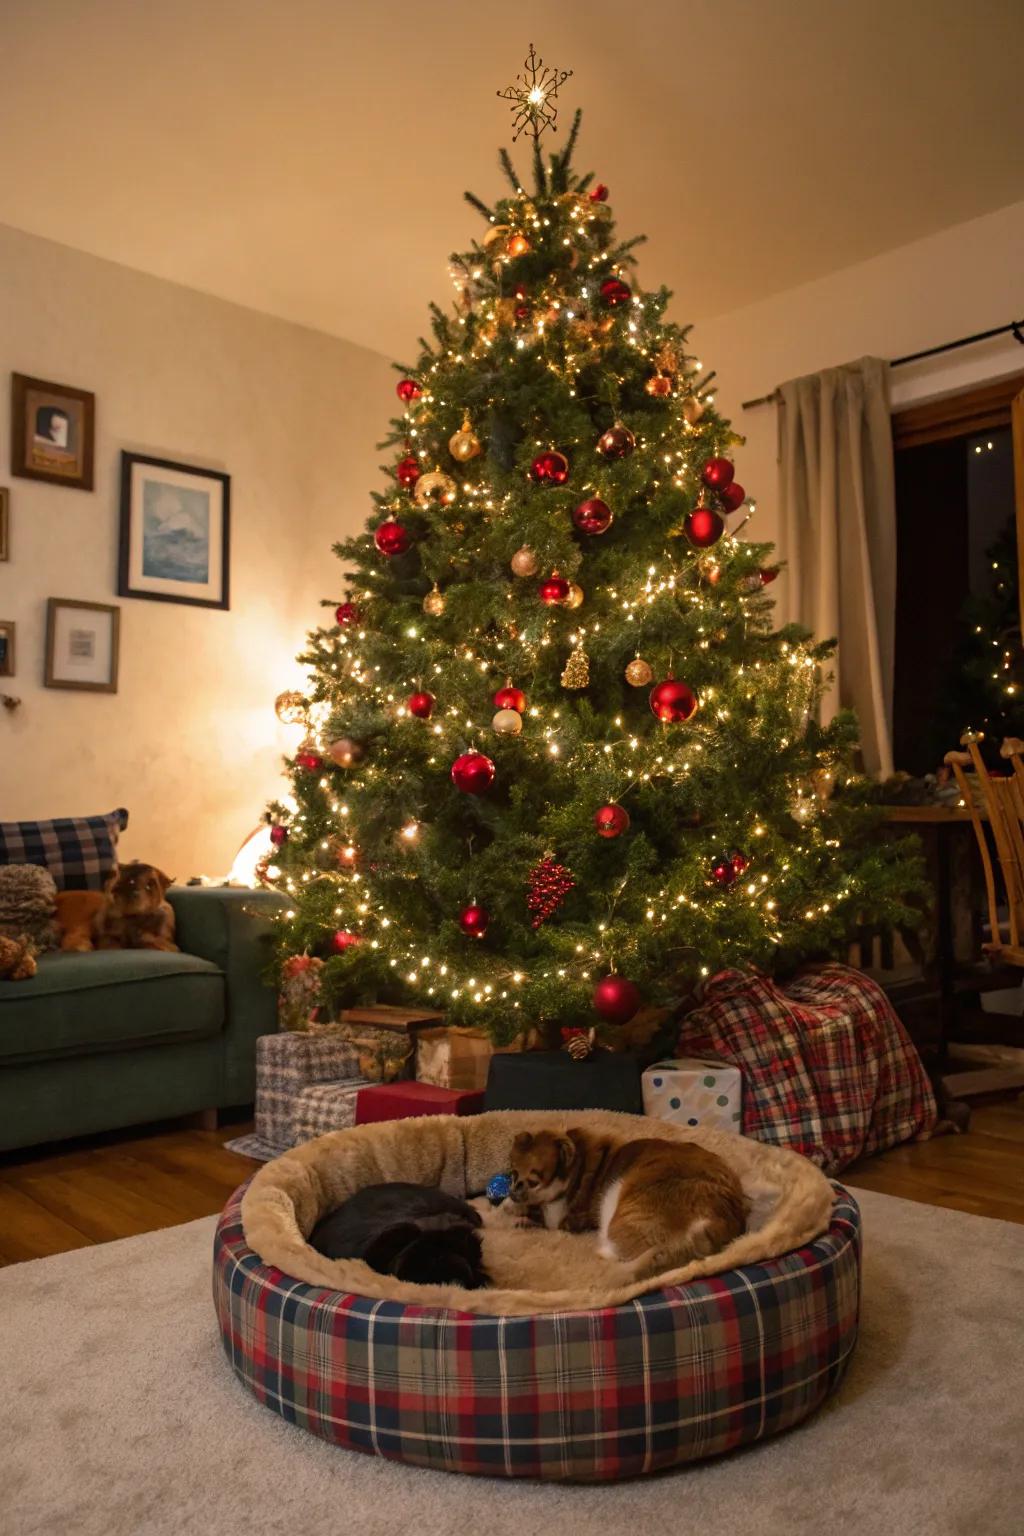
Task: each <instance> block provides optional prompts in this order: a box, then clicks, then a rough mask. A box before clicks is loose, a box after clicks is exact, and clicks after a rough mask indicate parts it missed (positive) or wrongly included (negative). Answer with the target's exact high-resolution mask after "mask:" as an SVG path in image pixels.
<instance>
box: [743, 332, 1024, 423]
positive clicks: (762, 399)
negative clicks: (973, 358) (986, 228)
mask: <svg viewBox="0 0 1024 1536" xmlns="http://www.w3.org/2000/svg"><path fill="white" fill-rule="evenodd" d="M1007 334H1011V335H1012V336H1013V339H1014V341H1019V342H1020V343H1021V345H1022V346H1024V320H1011V321H1010V323H1009V324H1008V325H996V326H993V328H992V330H990V331H977V332H976V333H975V335H973V336H961V337H960V339H959V341H944V342H942V344H941V345H940V346H938V347H926V348H925V350H924V351H923V352H908V353H907V355H906V357H894V358H893V360H892V362H891V363H890V364H889V367H890V368H902V367H903V365H904V363H919V362H920V361H921V359H922V358H924V357H937V356H938V354H939V353H940V352H956V351H958V349H959V348H960V347H973V345H974V343H975V342H977V341H990V340H991V338H992V337H993V336H1006V335H1007ZM778 398H779V392H778V390H777V389H773V390H772V392H771V394H770V395H758V397H757V399H756V400H744V402H743V404H742V405H741V406H740V410H742V411H752V410H753V409H754V408H755V406H758V405H772V404H774V403H775V401H777V400H778Z"/></svg>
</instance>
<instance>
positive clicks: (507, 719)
mask: <svg viewBox="0 0 1024 1536" xmlns="http://www.w3.org/2000/svg"><path fill="white" fill-rule="evenodd" d="M491 725H492V726H493V728H494V730H496V731H497V733H498V735H499V736H518V735H519V732H520V731H521V730H522V728H523V717H522V715H521V714H520V713H519V711H518V709H499V710H498V713H497V714H496V715H495V716H494V719H493V720H492V721H491Z"/></svg>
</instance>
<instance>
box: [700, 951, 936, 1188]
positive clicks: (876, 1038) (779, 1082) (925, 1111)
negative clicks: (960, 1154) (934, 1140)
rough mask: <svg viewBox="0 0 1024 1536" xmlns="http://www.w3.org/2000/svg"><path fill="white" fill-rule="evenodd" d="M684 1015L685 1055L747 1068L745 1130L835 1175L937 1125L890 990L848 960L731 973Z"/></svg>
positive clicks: (713, 984) (931, 1096) (711, 984)
mask: <svg viewBox="0 0 1024 1536" xmlns="http://www.w3.org/2000/svg"><path fill="white" fill-rule="evenodd" d="M705 997H706V1001H705V1002H704V1004H703V1005H702V1006H701V1007H700V1008H698V1009H696V1010H695V1012H693V1013H691V1014H688V1015H687V1017H686V1018H685V1019H684V1020H683V1024H682V1034H681V1036H680V1042H679V1047H680V1054H683V1053H684V1052H685V1053H690V1054H693V1055H701V1056H703V1055H709V1056H717V1057H719V1058H721V1060H723V1061H726V1062H729V1063H731V1065H733V1066H735V1067H739V1069H740V1071H741V1072H742V1074H743V1134H744V1136H750V1137H752V1138H753V1139H754V1140H755V1141H764V1142H770V1143H772V1144H773V1145H775V1146H782V1147H791V1148H792V1150H793V1151H794V1152H799V1153H801V1154H802V1155H803V1156H804V1157H806V1158H809V1159H810V1161H811V1162H812V1163H817V1164H818V1166H819V1167H821V1168H823V1169H824V1170H825V1172H826V1173H830V1174H834V1173H838V1172H839V1171H840V1169H842V1168H845V1167H847V1166H848V1165H849V1164H850V1163H852V1162H854V1161H855V1160H856V1159H857V1158H858V1157H862V1156H865V1155H867V1154H870V1153H872V1152H880V1151H882V1150H884V1148H886V1147H894V1146H897V1145H898V1144H899V1143H900V1142H902V1141H909V1140H910V1139H911V1138H912V1137H915V1136H927V1135H928V1134H929V1132H931V1131H932V1130H933V1129H934V1128H935V1121H936V1118H937V1116H936V1108H935V1096H934V1094H933V1093H932V1089H931V1084H930V1083H929V1081H928V1077H927V1074H926V1072H925V1070H924V1068H923V1066H922V1065H921V1058H920V1057H919V1056H918V1054H917V1051H916V1050H915V1049H914V1045H913V1042H912V1041H911V1039H910V1036H909V1035H908V1034H907V1032H906V1030H905V1029H904V1027H903V1025H902V1023H901V1022H900V1019H899V1016H898V1015H897V1013H896V1011H895V1009H894V1008H893V1006H892V1004H891V1003H890V1001H889V999H888V998H887V997H886V995H885V993H884V992H883V991H882V988H881V987H880V986H878V984H877V983H876V982H874V981H872V980H871V979H870V977H868V976H864V975H863V974H862V973H861V972H860V971H854V970H851V969H850V967H849V966H845V965H835V964H829V965H820V966H814V967H812V968H810V969H808V970H806V971H803V972H801V973H800V974H799V975H798V976H796V977H794V979H793V980H792V981H789V982H787V983H786V988H785V990H783V989H782V987H780V986H779V985H778V984H777V983H776V982H774V981H772V980H770V978H768V977H767V976H761V975H758V974H755V973H752V972H746V971H720V972H719V973H718V975H717V976H712V978H711V980H710V981H709V982H708V983H707V987H706V989H705Z"/></svg>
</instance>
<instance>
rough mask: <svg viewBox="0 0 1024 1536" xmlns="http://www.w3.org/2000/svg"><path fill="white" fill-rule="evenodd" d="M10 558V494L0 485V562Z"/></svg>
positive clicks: (4, 486)
mask: <svg viewBox="0 0 1024 1536" xmlns="http://www.w3.org/2000/svg"><path fill="white" fill-rule="evenodd" d="M10 558H11V493H10V491H9V490H8V489H7V487H6V485H0V560H9V559H10Z"/></svg>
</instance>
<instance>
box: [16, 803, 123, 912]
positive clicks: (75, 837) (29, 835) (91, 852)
mask: <svg viewBox="0 0 1024 1536" xmlns="http://www.w3.org/2000/svg"><path fill="white" fill-rule="evenodd" d="M127 825H128V812H127V811H126V810H125V809H124V807H123V806H122V807H121V808H120V809H119V810H116V811H111V812H110V813H109V814H108V815H106V816H58V817H57V819H56V820H55V821H3V822H0V864H41V865H42V867H43V868H44V869H48V870H49V871H50V874H51V875H52V876H53V882H54V884H55V885H56V887H57V889H58V891H101V890H102V889H103V887H104V885H105V884H106V881H107V878H108V877H109V876H110V875H112V874H113V872H114V870H115V869H116V868H117V839H118V837H119V836H120V834H121V833H122V832H123V831H124V829H125V827H126V826H127Z"/></svg>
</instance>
